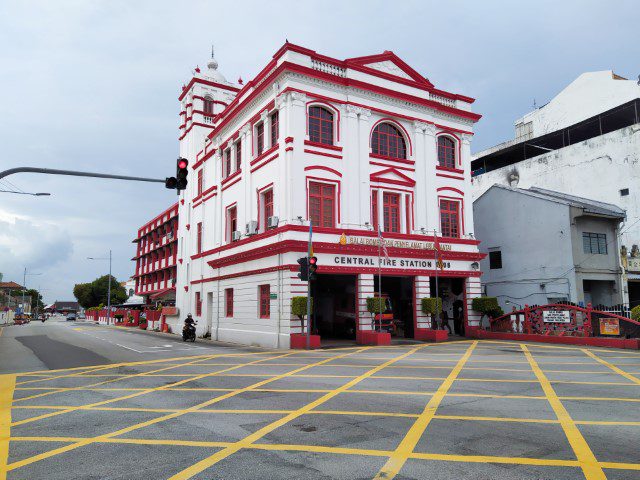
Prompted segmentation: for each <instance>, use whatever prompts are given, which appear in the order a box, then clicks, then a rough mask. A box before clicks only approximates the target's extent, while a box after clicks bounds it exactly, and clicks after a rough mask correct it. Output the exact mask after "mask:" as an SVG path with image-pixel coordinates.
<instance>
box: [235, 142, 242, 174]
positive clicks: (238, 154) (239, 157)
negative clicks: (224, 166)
mask: <svg viewBox="0 0 640 480" xmlns="http://www.w3.org/2000/svg"><path fill="white" fill-rule="evenodd" d="M241 167H242V143H241V142H238V143H236V170H240V168H241Z"/></svg>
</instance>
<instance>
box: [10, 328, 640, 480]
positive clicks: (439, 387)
mask: <svg viewBox="0 0 640 480" xmlns="http://www.w3.org/2000/svg"><path fill="white" fill-rule="evenodd" d="M0 368H1V370H0V372H2V373H4V374H3V375H0V479H3V478H5V475H6V478H8V479H30V480H31V479H60V480H62V479H64V480H67V479H166V478H171V479H189V478H193V479H229V480H231V479H268V480H271V479H301V478H304V479H345V480H347V479H348V480H351V479H372V478H375V479H391V478H396V479H467V478H468V479H517V480H521V479H536V480H539V479H553V480H563V479H584V478H586V479H589V480H591V479H603V478H610V479H619V480H621V479H625V480H628V479H640V354H639V353H638V352H633V351H626V350H612V349H596V348H588V349H587V348H579V347H563V346H550V345H534V344H519V343H515V342H497V341H496V342H494V341H473V340H465V341H459V342H450V343H445V344H437V345H436V344H419V345H402V346H391V347H359V346H354V347H348V348H342V349H332V350H318V351H312V352H306V351H273V350H264V349H255V348H243V347H237V346H228V345H226V346H225V345H220V344H212V343H209V342H204V341H198V342H196V343H195V344H184V343H182V342H181V341H180V340H179V339H178V338H177V337H171V336H162V335H153V334H147V333H143V332H136V331H135V330H125V329H116V328H112V327H97V326H93V325H89V324H72V323H69V324H67V323H62V322H51V323H49V322H47V323H46V324H44V325H43V324H41V323H37V324H30V325H26V326H12V327H6V328H4V329H3V331H2V336H0Z"/></svg>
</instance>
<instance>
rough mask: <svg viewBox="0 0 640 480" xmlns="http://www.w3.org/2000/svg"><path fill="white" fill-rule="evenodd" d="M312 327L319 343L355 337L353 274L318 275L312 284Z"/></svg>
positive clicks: (351, 339) (354, 287)
mask: <svg viewBox="0 0 640 480" xmlns="http://www.w3.org/2000/svg"><path fill="white" fill-rule="evenodd" d="M312 296H313V298H314V299H315V301H314V314H315V317H314V329H315V330H316V331H317V333H318V334H319V335H320V337H321V340H322V343H323V344H325V343H326V342H327V341H332V340H342V341H344V340H349V341H351V342H355V339H356V276H355V275H318V277H317V280H316V281H315V282H314V285H313V293H312Z"/></svg>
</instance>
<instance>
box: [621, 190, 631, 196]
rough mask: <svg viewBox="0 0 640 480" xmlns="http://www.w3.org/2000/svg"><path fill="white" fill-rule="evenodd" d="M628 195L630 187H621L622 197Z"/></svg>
mask: <svg viewBox="0 0 640 480" xmlns="http://www.w3.org/2000/svg"><path fill="white" fill-rule="evenodd" d="M627 195H629V189H628V188H622V189H620V196H621V197H626V196H627Z"/></svg>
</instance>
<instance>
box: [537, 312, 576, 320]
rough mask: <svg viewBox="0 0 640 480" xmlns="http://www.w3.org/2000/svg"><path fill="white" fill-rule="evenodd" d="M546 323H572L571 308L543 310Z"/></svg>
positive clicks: (543, 318)
mask: <svg viewBox="0 0 640 480" xmlns="http://www.w3.org/2000/svg"><path fill="white" fill-rule="evenodd" d="M542 320H543V321H544V323H571V314H570V313H569V310H543V312H542Z"/></svg>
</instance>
